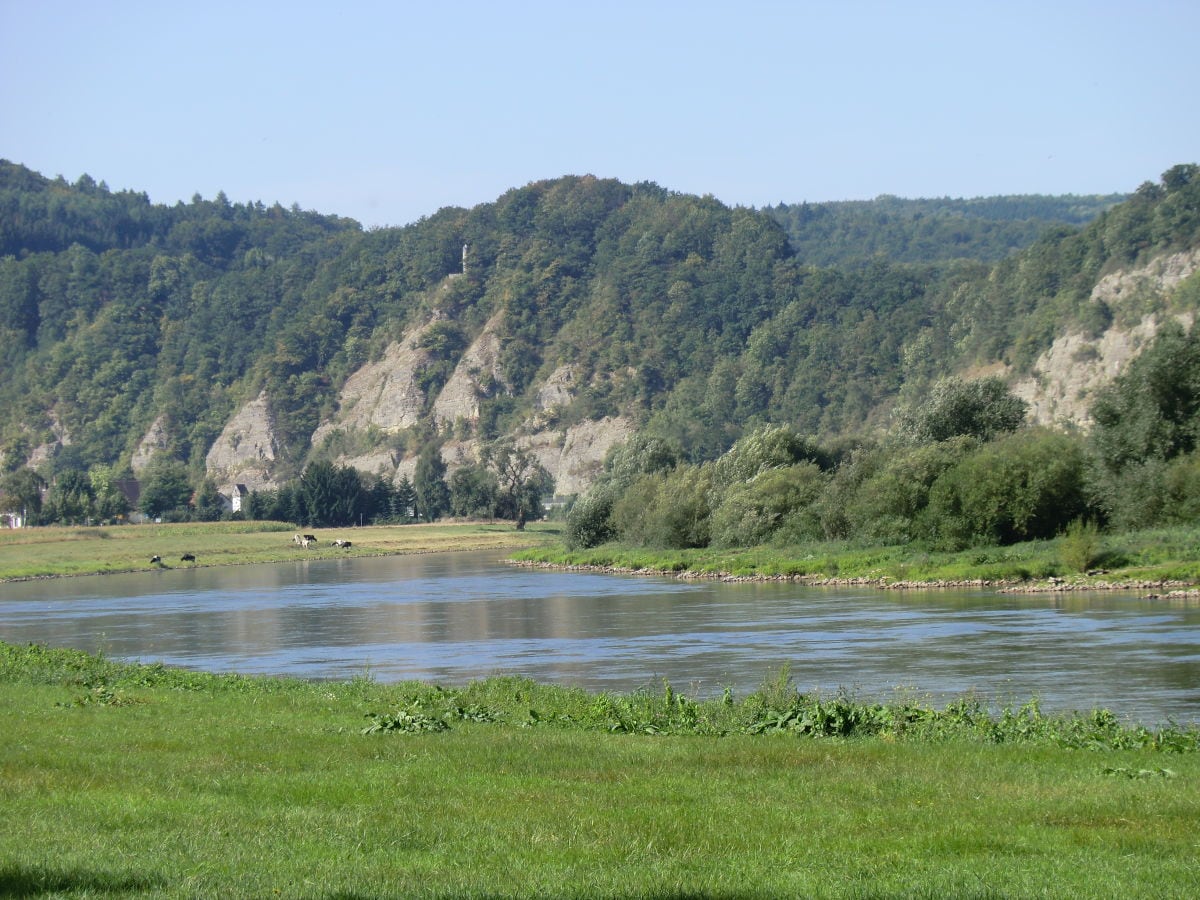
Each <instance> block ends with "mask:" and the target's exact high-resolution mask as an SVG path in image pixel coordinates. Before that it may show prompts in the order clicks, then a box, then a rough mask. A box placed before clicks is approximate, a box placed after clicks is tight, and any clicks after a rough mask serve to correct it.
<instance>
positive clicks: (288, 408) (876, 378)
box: [0, 163, 1200, 481]
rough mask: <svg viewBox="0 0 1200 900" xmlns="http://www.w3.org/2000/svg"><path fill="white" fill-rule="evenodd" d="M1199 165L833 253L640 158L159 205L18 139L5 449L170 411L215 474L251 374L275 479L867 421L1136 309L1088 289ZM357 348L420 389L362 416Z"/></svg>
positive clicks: (164, 420) (115, 444) (1, 205)
mask: <svg viewBox="0 0 1200 900" xmlns="http://www.w3.org/2000/svg"><path fill="white" fill-rule="evenodd" d="M1196 171H1197V170H1196V167H1195V166H1193V165H1183V166H1178V167H1175V168H1174V169H1172V170H1171V171H1169V172H1168V173H1166V175H1164V176H1163V178H1162V180H1161V181H1159V182H1154V183H1150V182H1147V183H1146V184H1145V185H1143V186H1142V188H1140V189H1139V190H1138V191H1137V193H1136V194H1135V195H1133V196H1131V197H1130V198H1129V199H1128V200H1126V201H1124V202H1122V203H1120V204H1118V205H1116V206H1113V207H1111V208H1109V209H1105V210H1104V211H1103V212H1100V213H1099V215H1098V216H1097V217H1096V218H1095V219H1094V220H1093V221H1091V222H1090V223H1089V224H1085V225H1073V224H1070V223H1069V222H1068V223H1066V224H1059V225H1057V226H1055V227H1053V228H1052V229H1051V231H1050V233H1049V234H1048V235H1046V236H1044V237H1042V238H1040V239H1038V240H1037V241H1035V242H1034V243H1032V244H1031V245H1029V246H1028V247H1027V248H1025V249H1024V250H1021V251H1018V252H1016V253H1012V254H1010V255H1008V256H1006V257H1005V258H1004V259H1003V260H1001V261H999V262H996V263H993V262H989V261H987V260H986V259H983V258H980V259H970V258H966V259H964V258H961V257H962V256H963V254H962V253H961V252H960V251H961V249H962V246H963V245H964V244H963V242H959V245H958V248H957V250H956V251H955V252H954V253H946V254H940V253H933V254H930V255H929V256H928V257H926V259H927V260H928V259H933V260H934V261H923V262H905V261H903V259H901V260H897V259H894V258H889V256H888V251H887V249H886V248H887V247H889V246H891V245H892V244H893V243H895V242H896V241H895V236H896V235H898V234H901V233H903V232H904V230H905V229H906V228H909V229H911V237H910V239H909V240H908V244H909V245H918V244H920V243H921V242H922V241H924V240H926V234H925V231H923V229H924V228H925V227H926V224H927V223H928V220H929V219H938V218H939V217H938V216H934V215H932V214H930V215H924V214H923V215H922V216H921V217H917V216H915V215H913V216H908V215H899V214H897V215H896V217H895V221H893V222H891V224H890V226H889V227H890V228H891V236H889V237H888V238H887V240H886V241H881V242H879V244H878V246H880V247H883V248H884V250H883V252H882V253H881V252H878V251H877V250H875V249H873V250H872V255H873V258H872V259H871V260H870V262H868V263H865V264H864V263H862V262H861V261H856V262H855V263H854V264H848V265H841V266H830V265H817V264H815V263H814V262H813V261H812V260H811V259H809V258H807V257H806V256H805V253H804V252H803V251H802V249H801V248H798V247H797V244H796V237H795V234H794V232H793V233H792V234H791V235H789V231H790V230H792V229H791V228H790V226H789V229H785V228H784V226H782V225H781V224H780V222H779V220H778V218H779V215H780V208H776V209H773V210H770V211H756V210H752V209H744V208H730V207H727V206H725V205H723V204H721V203H719V202H717V201H716V200H714V199H712V198H701V197H696V196H691V195H685V194H678V193H674V192H671V191H669V190H666V189H664V188H662V187H659V186H658V185H655V184H650V183H641V184H636V185H628V184H623V183H620V182H617V181H614V180H609V179H600V178H594V177H591V176H583V177H577V176H568V177H563V178H558V179H554V180H548V181H541V182H537V183H533V184H529V185H526V186H525V187H522V188H517V189H513V190H510V191H508V192H507V193H505V194H504V195H503V196H501V197H499V198H498V199H497V200H496V201H494V202H492V203H487V204H482V205H480V206H477V207H475V208H473V209H469V210H468V209H459V208H446V209H442V210H440V211H438V212H437V213H435V214H433V215H431V216H429V217H428V218H425V219H422V220H421V221H419V222H417V223H415V224H413V225H410V226H407V227H404V228H395V229H379V230H369V231H364V230H362V229H361V228H360V227H359V226H358V225H357V223H355V222H352V221H350V220H347V219H343V218H339V217H336V216H326V215H319V214H317V213H313V212H306V211H301V210H299V209H295V208H293V209H290V210H289V209H284V208H282V207H280V206H278V205H276V206H271V207H264V206H263V205H261V204H239V203H231V202H230V201H229V200H228V199H227V198H226V197H224V196H223V195H218V197H217V198H216V199H214V200H203V199H201V198H199V197H197V198H194V199H193V201H192V202H191V203H188V204H177V205H175V206H172V207H164V206H158V205H154V204H151V203H149V201H148V200H147V198H146V197H145V195H143V194H137V193H132V192H121V193H112V192H110V191H109V190H108V189H107V188H106V187H105V186H104V184H103V182H100V183H97V182H95V181H94V180H93V179H91V178H88V177H86V176H85V177H83V178H80V179H79V180H78V181H77V182H75V183H74V184H68V183H67V182H65V181H63V180H61V179H56V180H50V179H46V178H43V177H42V176H40V175H38V174H36V173H33V172H30V171H29V170H27V169H25V168H23V167H21V166H18V165H14V164H11V163H2V164H0V229H2V231H0V254H2V255H0V364H2V365H3V366H4V371H5V378H4V379H3V380H2V382H0V449H2V450H3V453H4V456H3V465H4V466H5V467H6V468H8V469H13V468H17V467H21V466H24V465H26V464H30V465H33V466H35V467H37V468H38V469H39V471H42V472H43V473H45V474H46V475H50V476H53V475H54V474H55V472H58V471H66V470H74V471H84V472H86V471H88V470H89V469H91V468H93V467H95V466H97V465H106V466H109V467H112V469H113V470H114V471H117V472H121V471H123V470H127V469H128V468H129V467H130V466H131V465H132V464H133V461H134V459H135V456H136V455H137V454H138V453H139V452H143V451H144V450H145V445H146V444H147V442H148V441H149V439H150V437H151V435H152V436H153V446H154V447H156V448H159V449H161V450H162V451H163V452H164V453H165V454H167V455H170V456H172V457H174V458H177V459H179V460H182V461H184V462H186V463H187V464H188V465H189V466H190V467H191V471H192V473H193V475H194V477H195V478H196V479H197V480H199V479H201V478H203V476H204V475H205V467H206V465H209V462H207V458H208V456H209V451H210V450H211V449H212V448H213V446H214V442H216V441H217V439H218V436H220V435H221V434H222V431H223V430H227V426H228V425H229V424H230V422H231V420H232V419H233V418H234V417H235V415H237V414H238V413H239V411H243V410H245V409H246V408H247V405H248V404H250V403H251V402H252V401H255V402H257V403H259V406H261V407H262V408H263V409H265V410H266V412H267V413H269V421H270V425H271V428H272V429H273V430H272V433H271V435H270V442H271V447H270V448H265V447H264V448H260V451H259V454H260V456H263V455H264V454H266V453H267V450H269V451H270V454H269V455H270V459H269V461H270V463H271V472H270V476H271V478H272V479H273V480H275V481H282V480H285V479H287V478H290V477H294V476H295V475H297V474H298V473H299V472H300V471H301V470H302V469H303V467H304V466H305V464H306V463H308V462H310V461H311V460H313V459H318V458H322V457H325V458H339V455H340V457H341V458H353V457H355V455H356V454H357V455H358V456H364V455H365V454H368V453H369V452H375V453H376V458H380V457H381V456H382V458H386V459H390V460H392V461H399V462H400V463H402V462H403V460H406V459H407V460H411V459H412V458H413V457H414V456H416V455H417V454H419V453H420V451H421V450H422V449H425V448H428V447H431V446H440V445H444V444H445V443H446V442H447V441H450V440H451V439H454V440H457V441H460V442H470V441H475V442H477V444H478V443H486V442H488V441H492V440H495V439H496V438H498V437H501V436H505V435H512V436H517V437H520V436H521V435H526V436H528V435H530V434H532V433H533V432H534V431H535V430H540V433H544V434H549V433H551V432H553V431H554V430H556V429H557V430H558V431H559V433H560V434H567V433H568V429H570V428H572V427H573V426H576V425H579V424H580V423H587V422H598V421H601V420H614V419H620V420H621V421H622V422H627V423H629V424H630V427H632V428H636V429H640V430H643V431H648V432H653V433H658V434H661V435H664V436H668V437H670V438H672V439H674V440H676V441H677V442H678V443H679V444H680V445H681V446H683V447H684V448H686V452H687V454H688V455H689V456H690V457H691V458H694V459H701V458H711V457H714V456H716V455H717V454H719V453H720V452H721V451H723V450H724V449H726V448H727V447H728V446H729V445H730V444H731V442H732V441H733V440H734V439H735V438H737V437H738V436H739V435H741V434H742V433H743V432H744V431H745V430H746V429H748V428H751V427H754V426H756V425H758V424H762V423H764V422H770V421H778V422H787V423H789V424H792V425H794V426H796V427H797V428H800V429H802V430H804V431H807V432H810V433H813V434H820V435H823V436H836V435H839V434H847V433H851V432H862V431H864V430H866V429H868V428H870V427H871V426H872V425H873V424H876V423H878V422H880V421H882V420H883V419H884V418H885V417H886V415H887V413H888V410H890V408H891V407H892V405H893V404H894V403H895V402H896V401H897V399H898V398H901V397H902V396H903V395H904V394H905V392H916V391H920V390H922V389H923V388H924V387H925V386H927V385H929V384H930V383H931V382H932V380H934V379H936V378H937V377H938V376H940V375H943V374H945V373H947V372H952V371H961V370H964V369H967V368H970V367H972V366H989V365H993V364H996V363H1000V364H1003V365H1005V366H1008V367H1010V370H1011V371H1012V372H1014V373H1018V372H1021V371H1024V370H1028V369H1029V367H1030V366H1031V365H1032V363H1033V361H1034V360H1035V359H1036V358H1037V356H1038V354H1039V353H1041V352H1042V351H1044V350H1046V349H1047V348H1049V347H1050V345H1051V343H1052V341H1053V340H1054V339H1055V337H1056V336H1058V335H1060V334H1062V333H1064V332H1065V331H1066V330H1068V329H1071V328H1084V329H1091V330H1092V331H1096V330H1097V329H1099V330H1103V329H1104V328H1105V327H1107V326H1108V325H1109V324H1110V323H1112V322H1113V321H1114V317H1119V316H1120V315H1121V314H1122V313H1121V311H1120V310H1113V309H1110V308H1108V307H1107V306H1105V304H1103V303H1098V302H1096V301H1095V300H1094V299H1093V297H1092V294H1091V291H1092V288H1093V286H1094V285H1095V284H1096V282H1097V281H1098V279H1100V278H1101V277H1102V276H1103V275H1105V274H1107V273H1110V272H1113V271H1115V270H1118V269H1120V268H1122V267H1127V266H1134V265H1137V264H1139V263H1140V262H1144V261H1146V260H1148V259H1150V258H1151V257H1153V256H1155V255H1156V254H1160V253H1163V252H1167V251H1169V250H1172V249H1180V248H1191V247H1194V246H1196V245H1197V243H1198V240H1197V238H1198V235H1197V231H1198V228H1200V212H1198V207H1200V203H1198V202H1197V195H1198V194H1200V177H1197V175H1196ZM890 202H891V201H888V203H890ZM897 202H898V203H901V204H902V201H897ZM1097 202H1098V203H1100V205H1104V203H1103V202H1102V201H1101V200H1097ZM1046 203H1048V204H1049V207H1048V208H1049V209H1052V210H1053V209H1057V210H1059V211H1060V212H1058V213H1055V215H1065V213H1063V212H1062V210H1064V209H1067V208H1076V207H1078V208H1079V210H1078V211H1077V215H1078V216H1080V217H1084V218H1086V217H1087V215H1088V212H1087V209H1089V208H1090V209H1093V210H1095V209H1096V207H1089V206H1088V204H1087V203H1084V202H1081V201H1080V200H1079V198H1065V199H1063V200H1061V201H1060V202H1058V204H1057V205H1055V202H1054V201H1053V200H1047V201H1046ZM1014 204H1017V201H1016V200H1013V201H1011V202H1008V201H1005V200H1003V199H1001V200H998V201H996V202H995V204H993V206H994V208H995V209H996V210H1001V211H1004V210H1008V212H1004V213H1003V215H1008V216H1009V218H1007V219H1005V218H1003V217H1002V213H1001V212H994V211H993V212H989V211H988V210H989V209H992V207H989V206H988V205H987V204H984V203H982V202H980V203H979V215H978V216H973V217H972V218H973V219H978V221H980V222H994V223H1003V222H1011V221H1013V220H1014V219H1013V216H1014V215H1015V214H1014V213H1012V212H1011V210H1012V208H1013V206H1014ZM1017 205H1019V204H1017ZM793 209H794V208H793ZM1016 220H1017V221H1026V219H1023V218H1019V217H1018V218H1017V219H1016ZM1000 227H1001V226H1000V225H999V224H997V228H1000ZM789 237H790V238H791V239H790V240H789ZM950 240H953V239H952V238H951V239H950ZM464 245H465V247H466V251H465V254H464ZM965 245H966V246H976V247H980V248H981V247H982V246H983V244H982V243H976V244H972V243H971V241H967V242H965ZM862 246H864V247H867V246H872V247H874V246H875V245H873V244H871V243H870V241H869V240H868V241H866V242H864V243H863V244H862ZM989 254H990V251H988V252H986V253H985V252H983V250H982V249H980V250H979V252H978V255H979V256H980V257H987V256H988V255H989ZM850 255H853V254H850ZM967 255H968V256H969V255H970V254H967ZM897 256H899V257H901V258H903V256H904V254H903V253H900V252H899V251H897ZM942 256H945V257H953V258H946V259H942V258H941V257H942ZM388 366H391V367H392V368H390V369H388V368H387V367H388ZM381 373H382V374H381ZM368 374H370V375H371V377H375V378H376V381H375V382H372V383H373V384H377V385H379V387H378V388H377V389H374V388H373V389H372V390H374V391H375V393H374V394H373V395H372V397H373V399H372V400H371V402H372V403H376V404H382V403H383V401H385V400H389V398H390V399H396V398H399V397H400V395H401V394H403V395H404V398H405V399H404V402H405V403H406V404H407V406H404V408H403V409H400V410H398V411H397V410H392V411H391V417H390V418H387V417H384V416H383V413H379V414H378V415H375V416H374V418H370V417H366V416H359V417H358V418H356V417H355V413H354V409H355V406H356V404H357V405H358V407H359V412H361V411H362V408H365V404H366V401H365V400H363V399H362V397H363V394H362V392H361V390H360V391H359V393H355V390H358V389H360V388H361V387H362V385H363V384H364V383H365V382H366V381H367V380H368V378H367V376H368ZM401 375H403V379H402V378H401ZM401 381H403V385H401ZM401 387H403V390H401ZM452 401H453V402H452ZM396 402H397V403H398V402H399V400H397V401H396ZM256 408H258V407H256ZM314 438H316V439H314ZM561 440H562V439H560V443H561Z"/></svg>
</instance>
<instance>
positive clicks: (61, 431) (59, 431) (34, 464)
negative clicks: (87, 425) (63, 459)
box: [25, 410, 71, 469]
mask: <svg viewBox="0 0 1200 900" xmlns="http://www.w3.org/2000/svg"><path fill="white" fill-rule="evenodd" d="M49 417H50V433H51V434H53V435H54V440H52V441H49V442H47V443H45V444H38V445H37V446H36V447H34V448H33V450H32V451H31V452H30V454H29V458H28V459H27V460H26V461H25V465H27V466H28V467H29V468H31V469H36V468H38V467H39V466H42V465H44V464H46V463H48V462H50V460H52V459H54V457H56V456H58V451H60V450H61V449H62V448H63V447H70V446H71V434H70V432H68V431H67V427H66V426H65V425H63V423H62V422H60V421H59V419H58V415H57V414H56V413H55V411H54V410H51V411H50V413H49Z"/></svg>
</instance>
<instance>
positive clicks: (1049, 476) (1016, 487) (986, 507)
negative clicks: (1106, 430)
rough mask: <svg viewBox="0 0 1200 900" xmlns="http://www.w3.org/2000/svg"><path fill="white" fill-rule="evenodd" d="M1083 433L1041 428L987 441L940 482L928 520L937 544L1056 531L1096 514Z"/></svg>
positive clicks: (954, 545)
mask: <svg viewBox="0 0 1200 900" xmlns="http://www.w3.org/2000/svg"><path fill="white" fill-rule="evenodd" d="M1085 464H1086V457H1085V455H1084V448H1083V444H1082V442H1081V441H1080V439H1078V438H1076V437H1073V436H1070V435H1065V434H1060V433H1057V432H1053V431H1049V430H1047V429H1043V428H1033V429H1028V430H1024V431H1020V432H1017V433H1015V434H1012V435H1009V436H1007V437H1004V438H1000V439H997V440H995V441H992V442H991V443H988V444H984V445H982V446H981V447H979V449H977V450H976V451H974V452H973V453H971V454H970V455H968V456H967V457H965V458H964V459H962V460H961V461H959V462H958V463H956V464H955V465H954V466H952V467H951V468H949V469H947V470H946V471H945V472H944V473H943V474H942V475H941V476H940V477H938V479H937V480H936V481H935V482H934V483H933V486H932V487H931V488H930V491H929V504H928V506H927V507H926V510H925V516H924V521H923V527H924V529H925V533H926V534H927V535H928V536H929V539H930V541H931V542H932V544H933V545H934V546H936V547H939V548H943V549H952V550H957V549H961V548H963V547H968V546H971V545H973V544H1011V543H1015V542H1017V541H1026V540H1035V539H1043V538H1052V537H1054V536H1055V535H1057V534H1058V533H1059V532H1061V531H1062V530H1063V529H1065V528H1066V527H1067V525H1068V524H1070V523H1071V522H1072V521H1074V520H1075V519H1078V518H1081V517H1085V516H1087V515H1088V514H1089V512H1090V510H1089V508H1088V504H1087V499H1086V493H1085V489H1084V476H1085Z"/></svg>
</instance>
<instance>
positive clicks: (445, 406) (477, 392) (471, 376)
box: [433, 313, 507, 425]
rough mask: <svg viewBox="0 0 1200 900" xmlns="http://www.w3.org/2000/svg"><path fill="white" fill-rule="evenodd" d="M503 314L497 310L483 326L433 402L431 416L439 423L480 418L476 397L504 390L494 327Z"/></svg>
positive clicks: (444, 423)
mask: <svg viewBox="0 0 1200 900" xmlns="http://www.w3.org/2000/svg"><path fill="white" fill-rule="evenodd" d="M501 315H502V313H496V315H494V316H492V318H491V319H489V320H488V323H487V324H486V325H484V326H483V331H482V332H480V334H479V337H477V338H475V340H474V341H473V342H472V343H471V346H470V347H468V348H467V352H466V353H464V354H463V355H462V358H461V359H460V360H459V361H458V365H457V366H455V368H454V373H453V374H452V375H451V376H450V378H449V380H448V381H447V382H446V385H445V387H443V388H442V390H441V392H440V393H439V394H438V396H437V399H436V400H434V401H433V418H434V421H435V422H437V424H438V425H447V424H453V423H454V422H455V421H456V420H457V419H465V420H466V421H468V422H472V423H474V422H477V421H479V398H480V397H483V396H486V395H488V394H489V393H492V392H494V391H495V390H496V389H497V388H499V389H501V390H507V386H506V385H505V384H504V379H503V376H502V375H501V373H500V335H499V334H498V333H497V328H498V326H499V324H500V317H501Z"/></svg>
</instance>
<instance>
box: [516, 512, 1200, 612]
mask: <svg viewBox="0 0 1200 900" xmlns="http://www.w3.org/2000/svg"><path fill="white" fill-rule="evenodd" d="M1065 542H1066V539H1065V538H1060V539H1057V540H1052V541H1030V542H1027V543H1022V544H1013V545H1008V546H1003V547H973V548H971V549H969V550H963V551H959V552H931V551H928V550H925V549H923V548H919V547H913V546H893V547H861V546H855V545H850V544H847V543H842V542H826V543H821V544H815V545H806V546H799V547H751V548H746V549H731V550H722V549H715V548H704V549H695V550H647V549H644V548H631V547H621V546H614V545H605V546H601V547H597V548H593V549H588V550H575V551H569V550H566V549H564V548H563V547H561V546H554V545H547V546H543V547H537V548H529V549H527V550H521V551H518V552H516V553H514V554H513V560H512V561H513V563H514V564H516V565H524V566H541V567H546V568H555V569H562V570H565V571H581V572H585V571H586V572H598V573H606V574H621V575H654V576H664V577H673V578H683V579H692V578H695V579H706V578H708V579H720V580H724V581H788V582H796V583H801V584H805V585H809V586H814V587H821V586H829V587H858V586H862V587H871V588H876V589H880V590H893V591H895V590H900V591H903V590H936V589H939V588H988V589H991V590H996V591H1002V592H1011V593H1061V592H1071V591H1097V590H1104V591H1128V592H1134V593H1139V594H1142V595H1154V596H1157V597H1171V598H1174V599H1180V600H1190V599H1200V528H1197V527H1194V526H1193V527H1184V526H1181V527H1177V528H1169V529H1154V530H1148V531H1142V532H1132V533H1125V534H1119V535H1105V536H1104V537H1103V538H1102V539H1101V540H1098V541H1097V543H1096V545H1095V546H1094V547H1093V548H1091V549H1090V550H1089V552H1088V553H1087V554H1086V555H1085V556H1084V557H1083V560H1084V563H1083V565H1082V567H1081V566H1079V563H1078V562H1077V560H1078V558H1079V557H1078V555H1077V554H1072V552H1071V551H1072V548H1070V547H1068V546H1067V544H1066V543H1065ZM1081 568H1082V570H1083V571H1080V569H1081Z"/></svg>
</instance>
